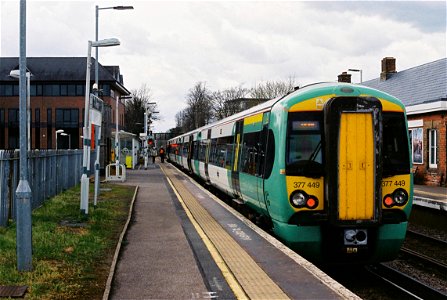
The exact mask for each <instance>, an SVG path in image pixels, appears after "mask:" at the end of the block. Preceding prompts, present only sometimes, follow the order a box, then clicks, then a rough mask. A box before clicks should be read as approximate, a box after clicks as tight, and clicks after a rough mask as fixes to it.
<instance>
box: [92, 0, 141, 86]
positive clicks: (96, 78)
mask: <svg viewBox="0 0 447 300" xmlns="http://www.w3.org/2000/svg"><path fill="white" fill-rule="evenodd" d="M104 9H115V10H128V9H133V6H122V5H120V6H111V7H98V5H96V28H95V33H96V34H95V41H96V42H97V41H98V31H99V29H98V20H99V11H100V10H104ZM95 51H96V52H95V83H96V86H97V87H98V88H99V85H98V80H99V69H98V57H99V55H98V53H99V51H98V48H96V50H95Z"/></svg>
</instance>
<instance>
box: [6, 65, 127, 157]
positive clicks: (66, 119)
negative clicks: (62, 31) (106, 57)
mask: <svg viewBox="0 0 447 300" xmlns="http://www.w3.org/2000/svg"><path fill="white" fill-rule="evenodd" d="M86 60H87V59H86V57H28V58H27V59H26V65H27V70H28V72H30V73H31V81H30V82H31V84H30V95H31V97H30V106H31V149H54V148H56V130H59V129H63V130H64V132H65V133H66V134H67V135H66V136H60V135H59V136H58V139H57V143H58V145H57V148H59V149H68V148H69V146H71V148H73V149H78V148H82V139H81V136H82V134H83V133H82V128H83V126H84V107H85V104H84V103H85V79H86V78H85V77H86ZM94 62H95V60H94V58H92V68H91V76H90V78H91V86H92V85H93V83H94V80H95V76H94ZM18 69H19V59H18V57H0V149H17V148H19V80H18V79H16V78H13V77H11V76H10V72H11V70H18ZM99 90H100V98H102V99H103V101H104V106H105V109H104V114H103V126H102V129H103V131H102V132H103V134H102V141H101V144H102V145H101V146H103V148H101V150H104V151H105V152H103V151H101V152H102V153H103V157H104V154H105V158H104V160H106V161H108V158H109V156H110V155H109V154H110V150H111V148H112V145H111V142H110V141H111V139H110V137H111V130H112V129H115V124H116V122H118V125H119V127H120V128H123V127H124V103H123V102H122V100H119V108H118V111H119V119H118V120H115V110H116V99H117V98H118V99H120V97H121V96H126V95H129V94H130V92H129V91H128V90H127V89H126V88H125V87H124V84H123V76H122V75H121V74H120V69H119V67H118V66H102V65H101V64H99ZM69 138H70V141H69V140H68V139H69ZM103 163H104V161H101V165H103Z"/></svg>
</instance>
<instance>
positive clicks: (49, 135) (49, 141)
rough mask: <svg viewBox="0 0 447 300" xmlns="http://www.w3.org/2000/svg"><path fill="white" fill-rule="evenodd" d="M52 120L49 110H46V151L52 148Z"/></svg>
mask: <svg viewBox="0 0 447 300" xmlns="http://www.w3.org/2000/svg"><path fill="white" fill-rule="evenodd" d="M52 120H53V118H52V115H51V108H48V109H47V149H52V148H53V134H52V133H53V121H52Z"/></svg>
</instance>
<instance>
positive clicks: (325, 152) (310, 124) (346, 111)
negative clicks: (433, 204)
mask: <svg viewBox="0 0 447 300" xmlns="http://www.w3.org/2000/svg"><path fill="white" fill-rule="evenodd" d="M278 104H280V105H278ZM269 127H270V129H271V130H272V133H273V134H272V136H274V137H275V142H274V143H275V154H276V155H275V157H274V163H273V170H272V171H271V175H270V176H269V177H268V178H265V180H264V182H263V192H264V197H265V202H266V210H267V211H268V214H269V216H270V218H271V220H272V223H273V231H274V232H275V234H276V235H277V236H278V237H279V238H280V239H281V240H283V241H284V243H285V244H287V245H288V246H290V247H291V248H292V249H295V250H297V251H298V252H299V253H300V254H303V255H304V256H305V257H308V258H310V259H312V260H318V261H329V262H359V263H369V262H379V261H387V260H392V259H394V258H395V257H396V256H397V252H398V251H399V249H400V247H401V245H402V243H403V241H404V238H405V233H406V228H407V221H408V218H409V214H410V210H411V204H412V193H413V192H412V175H411V173H410V169H411V164H410V154H409V153H410V152H409V140H408V129H407V122H406V115H405V109H404V106H403V104H402V103H401V102H400V101H399V100H397V99H396V98H394V97H392V96H390V95H387V94H385V93H382V92H380V91H377V90H373V89H369V88H366V87H362V86H355V85H346V84H316V85H312V86H308V87H305V88H303V89H300V90H298V91H297V92H295V93H293V94H291V95H289V96H286V97H285V98H283V99H282V100H280V101H279V102H278V103H277V104H276V105H274V106H273V107H272V110H271V113H270V120H269ZM285 194H286V195H287V197H285V196H284V195H285ZM285 198H287V199H288V201H281V200H280V199H285Z"/></svg>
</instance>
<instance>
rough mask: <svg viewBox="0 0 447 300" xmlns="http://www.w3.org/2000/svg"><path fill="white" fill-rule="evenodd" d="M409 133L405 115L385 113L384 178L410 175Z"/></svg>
mask: <svg viewBox="0 0 447 300" xmlns="http://www.w3.org/2000/svg"><path fill="white" fill-rule="evenodd" d="M408 145H409V144H408V133H407V129H406V127H405V117H404V114H403V113H390V112H384V113H383V150H382V157H383V177H390V176H393V175H399V174H408V173H410V156H409V146H408Z"/></svg>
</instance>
